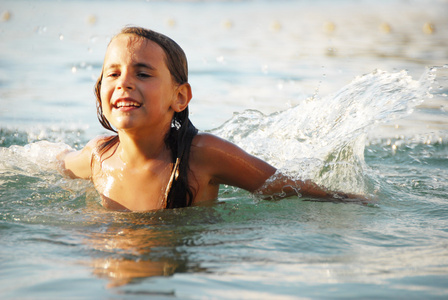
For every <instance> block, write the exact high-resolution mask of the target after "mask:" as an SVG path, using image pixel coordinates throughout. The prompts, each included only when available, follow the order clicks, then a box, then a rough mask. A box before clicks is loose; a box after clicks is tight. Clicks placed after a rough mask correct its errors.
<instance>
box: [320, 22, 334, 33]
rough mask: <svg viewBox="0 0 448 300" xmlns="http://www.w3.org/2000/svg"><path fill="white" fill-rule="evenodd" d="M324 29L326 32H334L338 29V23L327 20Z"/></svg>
mask: <svg viewBox="0 0 448 300" xmlns="http://www.w3.org/2000/svg"><path fill="white" fill-rule="evenodd" d="M323 30H324V32H326V33H333V32H334V31H335V30H336V25H335V24H334V23H333V22H325V23H324V25H323Z"/></svg>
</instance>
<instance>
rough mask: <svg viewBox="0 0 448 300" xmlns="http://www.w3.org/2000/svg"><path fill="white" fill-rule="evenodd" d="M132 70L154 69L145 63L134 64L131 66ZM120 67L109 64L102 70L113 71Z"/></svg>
mask: <svg viewBox="0 0 448 300" xmlns="http://www.w3.org/2000/svg"><path fill="white" fill-rule="evenodd" d="M132 66H133V67H134V68H145V69H150V70H156V68H154V67H153V66H152V65H150V64H147V63H135V64H133V65H132ZM117 67H120V64H110V65H106V66H105V67H104V69H113V68H117Z"/></svg>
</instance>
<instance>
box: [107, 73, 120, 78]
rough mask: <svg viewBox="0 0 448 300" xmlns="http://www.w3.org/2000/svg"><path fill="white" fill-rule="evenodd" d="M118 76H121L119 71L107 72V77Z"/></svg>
mask: <svg viewBox="0 0 448 300" xmlns="http://www.w3.org/2000/svg"><path fill="white" fill-rule="evenodd" d="M118 76H120V73H118V72H110V73H108V74H107V77H112V78H116V77H118Z"/></svg>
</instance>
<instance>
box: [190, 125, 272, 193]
mask: <svg viewBox="0 0 448 300" xmlns="http://www.w3.org/2000/svg"><path fill="white" fill-rule="evenodd" d="M190 162H191V163H192V164H193V165H194V166H195V168H196V170H198V169H200V172H201V173H203V174H204V173H206V175H207V176H209V177H210V178H211V179H212V181H213V182H216V183H218V184H229V185H232V186H237V187H241V188H244V189H246V190H249V191H254V190H255V189H257V188H258V187H260V186H261V185H262V184H263V183H264V181H265V180H266V179H267V178H268V177H269V176H271V175H272V174H273V173H274V172H275V168H274V167H272V166H271V165H269V164H268V163H266V162H264V161H263V160H261V159H259V158H257V157H255V156H253V155H251V154H249V153H247V152H246V151H244V150H243V149H241V148H240V147H238V146H237V145H235V144H233V143H231V142H229V141H226V140H224V139H222V138H219V137H217V136H214V135H212V134H208V133H200V134H198V135H197V136H196V137H195V138H194V139H193V142H192V146H191V157H190ZM204 175H205V174H204Z"/></svg>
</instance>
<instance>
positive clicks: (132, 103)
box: [116, 102, 140, 108]
mask: <svg viewBox="0 0 448 300" xmlns="http://www.w3.org/2000/svg"><path fill="white" fill-rule="evenodd" d="M116 107H117V108H121V107H140V104H138V103H134V102H119V103H117V104H116Z"/></svg>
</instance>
